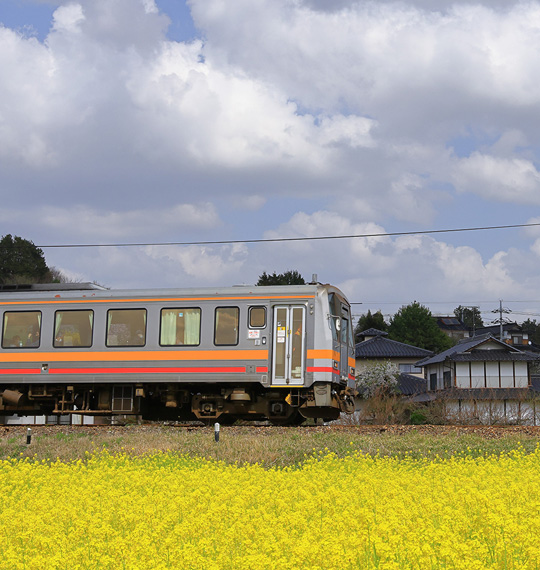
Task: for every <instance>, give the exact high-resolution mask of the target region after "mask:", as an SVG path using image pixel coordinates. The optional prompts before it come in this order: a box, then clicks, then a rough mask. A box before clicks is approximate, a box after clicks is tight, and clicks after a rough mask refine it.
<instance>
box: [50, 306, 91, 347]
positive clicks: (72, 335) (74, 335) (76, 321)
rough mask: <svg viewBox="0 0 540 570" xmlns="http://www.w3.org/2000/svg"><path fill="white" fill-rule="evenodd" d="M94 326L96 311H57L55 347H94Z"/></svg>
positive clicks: (55, 318) (55, 317) (55, 316)
mask: <svg viewBox="0 0 540 570" xmlns="http://www.w3.org/2000/svg"><path fill="white" fill-rule="evenodd" d="M93 325H94V311H56V313H55V315H54V342H53V346H54V347H55V348H64V347H74V346H75V347H76V346H86V347H88V346H92V328H93Z"/></svg>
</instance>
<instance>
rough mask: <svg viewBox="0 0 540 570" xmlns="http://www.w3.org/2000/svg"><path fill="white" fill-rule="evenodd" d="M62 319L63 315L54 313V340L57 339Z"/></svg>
mask: <svg viewBox="0 0 540 570" xmlns="http://www.w3.org/2000/svg"><path fill="white" fill-rule="evenodd" d="M63 317H64V314H63V313H56V321H55V324H54V325H55V326H54V338H55V339H56V338H58V331H59V330H60V325H61V324H62V319H63Z"/></svg>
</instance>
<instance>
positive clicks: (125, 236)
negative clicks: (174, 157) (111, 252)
mask: <svg viewBox="0 0 540 570" xmlns="http://www.w3.org/2000/svg"><path fill="white" fill-rule="evenodd" d="M0 222H1V223H2V224H3V225H7V224H9V223H14V222H15V223H25V224H28V225H29V226H34V227H36V226H39V227H41V228H43V229H45V230H49V231H55V232H58V235H61V236H62V238H60V239H58V240H57V243H63V244H65V243H104V242H107V241H114V240H117V241H126V240H131V241H133V240H137V241H138V242H139V243H140V241H147V240H148V238H149V236H154V235H156V234H161V235H176V236H177V238H176V239H175V240H174V241H182V240H180V239H178V236H184V241H186V240H187V238H186V237H185V236H186V235H193V232H197V233H199V234H200V232H202V231H204V230H208V229H212V228H215V227H219V226H220V225H221V224H222V222H221V220H220V219H219V215H218V213H217V210H216V208H215V206H214V205H213V204H211V203H200V204H176V205H174V206H171V207H167V208H161V209H159V208H152V209H149V208H148V209H144V210H124V211H110V210H109V211H107V210H97V209H94V208H90V207H88V206H85V205H78V206H75V207H73V208H64V207H61V206H45V207H42V208H37V209H33V208H31V207H29V208H27V209H26V210H24V211H13V210H9V209H4V210H2V211H1V212H0ZM186 232H191V234H186ZM171 241H173V240H171Z"/></svg>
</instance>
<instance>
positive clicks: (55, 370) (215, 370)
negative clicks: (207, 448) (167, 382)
mask: <svg viewBox="0 0 540 570" xmlns="http://www.w3.org/2000/svg"><path fill="white" fill-rule="evenodd" d="M245 372H246V368H245V366H236V367H233V366H229V367H222V368H194V367H189V368H49V374H189V373H210V374H220V373H221V374H226V373H240V374H243V373H245Z"/></svg>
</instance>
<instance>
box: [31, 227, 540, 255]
mask: <svg viewBox="0 0 540 570" xmlns="http://www.w3.org/2000/svg"><path fill="white" fill-rule="evenodd" d="M535 226H540V223H534V224H512V225H506V226H483V227H473V228H450V229H444V230H423V231H417V232H381V233H375V234H349V235H336V236H307V237H291V238H260V239H238V240H216V241H171V242H153V243H77V244H74V243H72V244H47V245H38V246H37V247H39V248H41V249H52V248H84V247H85V248H89V247H149V246H187V245H233V244H240V243H276V242H293V241H317V240H334V239H359V238H373V237H398V236H417V235H429V234H444V233H458V232H478V231H487V230H507V229H511V228H529V227H535Z"/></svg>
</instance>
